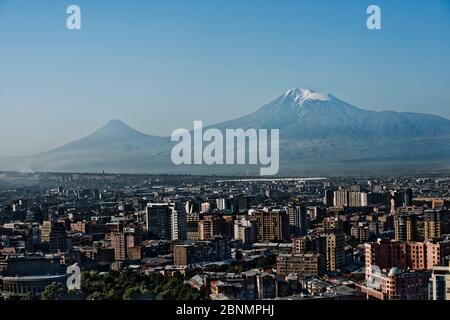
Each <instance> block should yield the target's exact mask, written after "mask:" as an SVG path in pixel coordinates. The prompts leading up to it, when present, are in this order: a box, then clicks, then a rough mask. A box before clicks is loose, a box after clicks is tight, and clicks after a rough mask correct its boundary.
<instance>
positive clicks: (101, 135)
mask: <svg viewBox="0 0 450 320" xmlns="http://www.w3.org/2000/svg"><path fill="white" fill-rule="evenodd" d="M207 128H218V129H219V130H222V131H223V130H225V129H238V128H242V129H250V128H255V129H280V161H281V163H286V164H288V165H287V166H291V167H294V168H295V167H301V166H305V165H306V163H307V162H308V166H310V165H311V163H309V162H313V163H314V162H317V166H320V163H321V162H322V163H330V164H333V163H338V162H342V161H344V162H346V161H347V162H348V161H350V162H351V161H358V159H360V160H359V161H368V160H374V161H383V159H385V160H386V159H399V160H401V159H405V160H406V159H407V160H408V161H411V162H414V161H415V160H417V161H422V160H423V159H425V160H426V159H429V160H435V159H437V158H439V159H441V158H442V159H450V120H447V119H445V118H442V117H439V116H435V115H429V114H421V113H412V112H394V111H379V112H376V111H369V110H364V109H361V108H358V107H355V106H353V105H351V104H349V103H347V102H345V101H343V100H340V99H339V98H337V97H335V96H334V95H332V94H327V93H319V92H315V91H313V90H309V89H290V90H288V91H286V92H285V93H283V94H282V95H280V96H279V97H277V98H275V99H274V100H272V101H271V102H269V103H267V104H265V105H264V106H262V107H261V108H259V109H258V110H256V111H255V112H253V113H250V114H248V115H245V116H243V117H238V118H235V119H232V120H228V121H224V122H221V123H218V124H215V125H211V126H208V127H207ZM205 129H206V128H205ZM173 144H174V143H172V142H171V141H170V137H161V136H155V135H149V134H146V133H142V132H140V131H138V130H135V129H134V128H132V127H130V126H128V125H127V124H125V123H124V122H122V121H120V120H111V121H109V122H108V123H107V124H106V125H105V126H103V127H101V128H99V129H98V130H96V131H95V132H93V133H92V134H90V135H88V136H86V137H84V138H81V139H79V140H76V141H73V142H70V143H68V144H66V145H63V146H61V147H59V148H55V149H53V150H49V151H46V152H43V153H40V154H37V155H34V156H31V157H26V158H21V159H19V160H17V159H16V160H17V161H16V162H17V163H16V164H20V166H19V167H21V168H22V170H23V169H24V168H26V169H31V170H33V171H74V170H75V171H91V170H101V169H109V170H113V171H126V172H130V171H139V172H147V171H151V172H162V173H171V172H178V171H181V172H183V170H186V172H183V173H190V172H193V171H195V170H197V169H198V167H195V168H194V169H195V170H194V169H193V168H192V167H188V166H186V167H183V166H181V167H175V166H173V165H172V164H171V161H170V150H171V147H172V146H173ZM361 159H366V160H361ZM386 161H387V160H386ZM427 161H428V160H427ZM400 162H401V161H400ZM0 165H1V166H0V169H2V167H5V168H11V164H9V165H6V164H5V163H2V162H0ZM221 168H223V167H221ZM281 169H283V168H282V167H281ZM202 170H205V172H208V170H210V171H211V172H213V173H217V166H214V167H208V166H207V167H205V168H202ZM227 170H232V169H230V168H227ZM236 170H237V169H236ZM238 172H242V171H239V170H237V171H236V174H238Z"/></svg>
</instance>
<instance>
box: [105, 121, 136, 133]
mask: <svg viewBox="0 0 450 320" xmlns="http://www.w3.org/2000/svg"><path fill="white" fill-rule="evenodd" d="M134 132H137V131H136V130H135V129H133V128H131V127H130V126H129V125H127V124H126V123H124V122H123V121H121V120H116V119H113V120H110V121H109V122H108V123H107V124H106V125H104V126H103V127H102V128H100V129H99V130H97V131H96V133H101V134H107V135H121V134H127V133H134Z"/></svg>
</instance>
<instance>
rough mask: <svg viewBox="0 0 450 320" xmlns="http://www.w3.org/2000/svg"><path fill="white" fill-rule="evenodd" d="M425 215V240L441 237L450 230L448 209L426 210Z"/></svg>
mask: <svg viewBox="0 0 450 320" xmlns="http://www.w3.org/2000/svg"><path fill="white" fill-rule="evenodd" d="M423 217H424V238H425V240H432V239H439V238H441V237H442V235H443V234H446V233H448V232H449V231H450V230H449V229H450V228H449V223H450V219H449V214H448V211H441V210H425V212H424V213H423Z"/></svg>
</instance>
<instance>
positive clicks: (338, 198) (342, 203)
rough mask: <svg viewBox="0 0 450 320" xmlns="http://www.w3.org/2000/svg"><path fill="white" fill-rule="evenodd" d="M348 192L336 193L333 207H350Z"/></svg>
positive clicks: (338, 191) (339, 191)
mask: <svg viewBox="0 0 450 320" xmlns="http://www.w3.org/2000/svg"><path fill="white" fill-rule="evenodd" d="M348 202H349V199H348V190H345V189H341V190H336V191H334V196H333V205H334V206H335V207H348Z"/></svg>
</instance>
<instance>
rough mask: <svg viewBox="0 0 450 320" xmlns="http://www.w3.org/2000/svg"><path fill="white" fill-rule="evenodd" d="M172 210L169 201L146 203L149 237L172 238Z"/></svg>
mask: <svg viewBox="0 0 450 320" xmlns="http://www.w3.org/2000/svg"><path fill="white" fill-rule="evenodd" d="M171 223H172V210H171V208H170V205H169V203H149V204H147V231H148V235H149V238H150V239H165V240H170V239H171V238H172V230H171Z"/></svg>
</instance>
